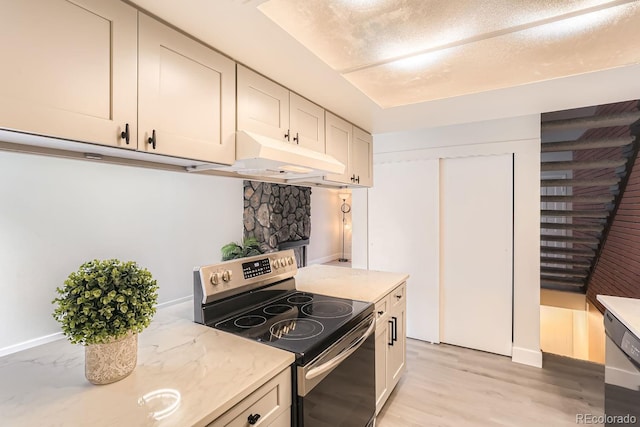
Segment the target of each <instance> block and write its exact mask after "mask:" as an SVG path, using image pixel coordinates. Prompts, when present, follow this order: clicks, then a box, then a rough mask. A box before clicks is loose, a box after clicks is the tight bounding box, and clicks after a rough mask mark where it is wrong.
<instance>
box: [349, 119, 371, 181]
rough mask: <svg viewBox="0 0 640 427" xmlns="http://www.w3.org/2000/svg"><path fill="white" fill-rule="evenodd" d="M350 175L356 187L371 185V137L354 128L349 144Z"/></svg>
mask: <svg viewBox="0 0 640 427" xmlns="http://www.w3.org/2000/svg"><path fill="white" fill-rule="evenodd" d="M351 174H352V175H353V181H354V183H355V184H356V185H360V186H363V187H371V186H372V185H373V137H372V136H371V134H369V133H367V132H365V131H363V130H362V129H359V128H357V127H355V126H354V127H353V143H352V144H351Z"/></svg>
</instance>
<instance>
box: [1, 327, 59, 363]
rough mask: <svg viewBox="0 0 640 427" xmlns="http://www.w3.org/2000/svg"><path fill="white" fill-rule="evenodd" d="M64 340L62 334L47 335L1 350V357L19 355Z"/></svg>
mask: <svg viewBox="0 0 640 427" xmlns="http://www.w3.org/2000/svg"><path fill="white" fill-rule="evenodd" d="M62 338H64V335H63V334H62V332H56V333H55V334H50V335H45V336H43V337H38V338H34V339H31V340H27V341H23V342H20V343H18V344H13V345H10V346H8V347H4V348H0V357H2V356H6V355H8V354H12V353H17V352H19V351H22V350H27V349H29V348H32V347H37V346H39V345H43V344H47V343H50V342H53V341H57V340H59V339H62Z"/></svg>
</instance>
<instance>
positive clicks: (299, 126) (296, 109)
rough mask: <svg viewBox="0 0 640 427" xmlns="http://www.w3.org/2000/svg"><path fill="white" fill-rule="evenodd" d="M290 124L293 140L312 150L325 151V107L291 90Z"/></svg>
mask: <svg viewBox="0 0 640 427" xmlns="http://www.w3.org/2000/svg"><path fill="white" fill-rule="evenodd" d="M289 126H290V128H291V141H293V142H296V143H297V144H299V145H300V146H301V147H305V148H308V149H310V150H314V151H318V152H320V153H324V152H325V141H324V132H325V126H324V108H322V107H320V106H318V105H316V104H314V103H313V102H311V101H308V100H306V99H304V98H303V97H301V96H299V95H297V94H295V93H293V92H291V93H290V94H289Z"/></svg>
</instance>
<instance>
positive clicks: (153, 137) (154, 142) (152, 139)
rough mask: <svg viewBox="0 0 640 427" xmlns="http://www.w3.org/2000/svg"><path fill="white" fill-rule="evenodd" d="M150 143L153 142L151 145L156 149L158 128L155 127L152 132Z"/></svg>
mask: <svg viewBox="0 0 640 427" xmlns="http://www.w3.org/2000/svg"><path fill="white" fill-rule="evenodd" d="M149 144H151V147H153V149H154V150H155V149H156V130H155V129H154V130H153V132H151V138H149Z"/></svg>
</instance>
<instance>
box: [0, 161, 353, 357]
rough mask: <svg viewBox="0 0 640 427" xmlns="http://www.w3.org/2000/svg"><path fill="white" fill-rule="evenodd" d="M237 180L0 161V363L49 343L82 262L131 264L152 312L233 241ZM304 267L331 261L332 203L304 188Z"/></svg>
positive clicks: (183, 292) (189, 286) (188, 289)
mask: <svg viewBox="0 0 640 427" xmlns="http://www.w3.org/2000/svg"><path fill="white" fill-rule="evenodd" d="M242 212H243V199H242V180H241V179H232V178H222V177H214V176H207V175H196V174H188V173H177V172H167V171H160V170H154V169H145V168H135V167H129V166H117V165H109V164H103V163H99V162H89V161H78V160H69V159H60V158H53V157H43V156H36V155H28V154H19V153H11V152H0V324H1V325H3V327H2V328H0V331H1V332H0V355H2V354H6V353H9V352H13V351H18V350H20V349H22V348H26V347H29V346H32V345H36V344H40V343H44V342H47V341H49V340H51V339H57V338H59V336H60V332H59V331H60V328H59V325H58V324H57V322H55V320H54V319H53V318H52V317H51V313H52V311H53V305H52V304H51V300H52V299H53V298H55V296H56V294H55V288H56V287H58V286H62V284H63V282H64V280H65V278H66V277H67V276H68V275H69V273H71V272H72V271H75V270H77V268H78V267H79V266H80V264H82V263H83V262H85V261H88V260H91V259H94V258H101V259H104V258H112V257H113V258H120V259H123V260H133V261H136V262H138V264H140V265H141V266H143V267H146V268H148V269H149V271H150V272H151V273H152V274H153V276H154V277H155V278H156V279H157V280H158V284H159V285H160V290H159V303H166V302H171V301H174V300H179V299H190V298H191V295H192V293H193V275H192V271H193V267H195V266H198V265H204V264H212V263H216V262H219V261H220V248H221V247H222V246H223V245H224V244H226V243H228V242H230V241H239V240H240V239H241V238H242ZM311 216H312V219H311V236H312V238H311V242H310V245H309V259H310V260H312V261H316V262H324V261H323V260H327V261H329V260H332V259H335V258H337V256H338V252H339V234H338V233H339V225H340V224H341V216H340V200H339V198H338V196H337V191H335V190H328V189H324V188H314V189H313V190H312V196H311Z"/></svg>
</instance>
